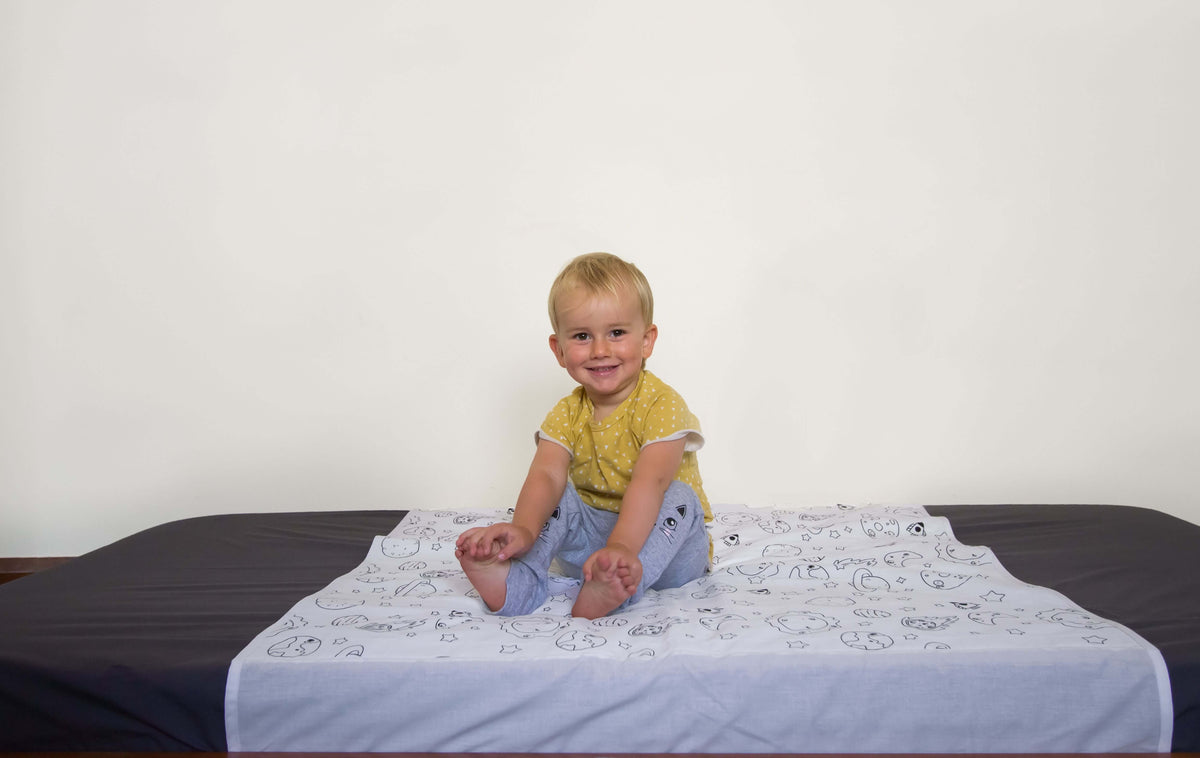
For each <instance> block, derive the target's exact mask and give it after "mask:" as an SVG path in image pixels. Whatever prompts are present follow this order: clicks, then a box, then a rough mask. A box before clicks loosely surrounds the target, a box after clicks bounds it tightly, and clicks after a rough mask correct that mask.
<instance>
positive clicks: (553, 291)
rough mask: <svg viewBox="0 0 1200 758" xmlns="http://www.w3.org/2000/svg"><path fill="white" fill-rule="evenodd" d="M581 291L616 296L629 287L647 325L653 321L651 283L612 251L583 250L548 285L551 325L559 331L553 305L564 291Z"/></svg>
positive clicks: (634, 267)
mask: <svg viewBox="0 0 1200 758" xmlns="http://www.w3.org/2000/svg"><path fill="white" fill-rule="evenodd" d="M573 290H582V291H583V292H585V293H587V294H589V295H599V294H610V295H619V294H621V293H622V292H625V291H629V290H632V291H633V292H635V293H636V294H637V296H638V301H639V302H640V303H641V306H642V318H643V319H644V320H645V322H646V325H647V326H649V325H650V324H653V323H654V293H652V292H651V291H650V282H648V281H646V277H645V275H644V274H642V272H641V271H639V270H638V267H637V266H635V265H633V264H632V263H629V262H628V261H623V260H621V259H620V258H618V257H617V256H615V255H612V254H611V253H586V254H584V255H581V256H579V257H577V258H575V259H574V260H573V261H571V262H570V263H568V264H567V265H566V266H565V267H563V270H562V271H560V272H559V274H558V276H557V277H556V278H555V279H554V284H552V285H550V299H549V308H550V326H551V327H552V328H553V329H554V331H555V333H557V332H558V311H557V309H556V307H555V306H556V304H557V303H558V299H559V297H561V296H562V295H563V294H564V293H566V292H571V291H573Z"/></svg>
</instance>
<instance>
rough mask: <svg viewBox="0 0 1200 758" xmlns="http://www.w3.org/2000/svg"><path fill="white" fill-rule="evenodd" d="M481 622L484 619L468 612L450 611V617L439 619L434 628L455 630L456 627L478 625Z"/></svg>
mask: <svg viewBox="0 0 1200 758" xmlns="http://www.w3.org/2000/svg"><path fill="white" fill-rule="evenodd" d="M480 621H482V619H480V618H478V617H476V616H472V615H471V614H470V613H469V612H467V611H450V614H449V615H448V616H443V617H442V618H440V619H438V620H437V623H436V624H434V626H436V627H437V628H438V629H453V628H454V627H456V626H462V625H463V624H473V623H474V624H477V623H479V622H480Z"/></svg>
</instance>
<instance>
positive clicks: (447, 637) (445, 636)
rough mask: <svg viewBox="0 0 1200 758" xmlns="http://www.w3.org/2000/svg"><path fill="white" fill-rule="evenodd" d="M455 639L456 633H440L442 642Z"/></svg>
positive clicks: (455, 640)
mask: <svg viewBox="0 0 1200 758" xmlns="http://www.w3.org/2000/svg"><path fill="white" fill-rule="evenodd" d="M457 641H458V635H457V634H453V633H451V634H443V635H442V642H457Z"/></svg>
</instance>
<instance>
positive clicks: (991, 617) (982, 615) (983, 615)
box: [967, 606, 1016, 626]
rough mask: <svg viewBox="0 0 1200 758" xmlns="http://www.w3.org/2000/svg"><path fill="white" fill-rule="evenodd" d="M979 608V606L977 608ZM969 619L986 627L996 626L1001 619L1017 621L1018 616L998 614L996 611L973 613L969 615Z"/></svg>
mask: <svg viewBox="0 0 1200 758" xmlns="http://www.w3.org/2000/svg"><path fill="white" fill-rule="evenodd" d="M975 607H976V608H978V607H979V606H975ZM967 618H969V619H971V620H972V621H974V622H975V623H976V624H983V625H984V626H996V625H997V624H998V623H999V622H1000V620H1001V619H1015V618H1016V616H1014V615H1012V614H1011V613H998V612H996V611H971V612H970V613H968V614H967Z"/></svg>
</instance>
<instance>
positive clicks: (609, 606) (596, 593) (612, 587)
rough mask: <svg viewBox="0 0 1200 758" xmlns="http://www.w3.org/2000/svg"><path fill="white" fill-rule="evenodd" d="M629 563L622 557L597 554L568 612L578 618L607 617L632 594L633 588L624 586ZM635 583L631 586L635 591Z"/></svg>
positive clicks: (628, 572) (626, 580)
mask: <svg viewBox="0 0 1200 758" xmlns="http://www.w3.org/2000/svg"><path fill="white" fill-rule="evenodd" d="M629 575H630V566H629V565H627V564H626V561H625V559H624V558H617V559H613V558H611V557H610V556H607V555H598V556H597V557H596V561H595V562H594V563H593V564H592V567H591V576H590V577H589V578H587V579H586V580H585V581H584V583H583V586H582V587H581V588H580V589H579V597H577V598H576V599H575V605H574V607H573V608H571V615H572V616H575V617H577V618H585V619H595V618H600V617H601V616H607V615H608V614H609V613H612V612H613V611H614V610H616V609H617V607H618V606H620V605H621V603H624V602H625V601H626V600H628V599H629V598H630V597H632V595H633V590H631V589H629V587H627V584H628V582H629V579H628V577H629ZM636 587H637V585H636V583H634V585H633V589H634V590H636Z"/></svg>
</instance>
